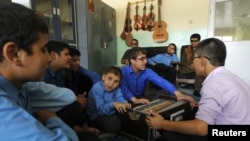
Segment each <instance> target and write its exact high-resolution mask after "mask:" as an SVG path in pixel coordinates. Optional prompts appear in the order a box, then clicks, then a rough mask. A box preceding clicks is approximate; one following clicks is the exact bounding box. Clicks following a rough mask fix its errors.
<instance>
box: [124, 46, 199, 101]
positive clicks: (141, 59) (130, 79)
mask: <svg viewBox="0 0 250 141" xmlns="http://www.w3.org/2000/svg"><path fill="white" fill-rule="evenodd" d="M129 54H130V57H129V62H130V65H127V66H122V68H121V70H122V74H123V79H122V83H121V88H122V93H123V95H124V97H125V99H126V100H128V101H131V102H133V103H134V104H150V101H149V100H148V99H147V98H144V96H145V95H144V93H145V90H146V85H147V82H148V81H149V82H151V83H153V84H155V85H156V86H159V87H161V88H163V89H164V90H166V91H167V92H169V93H170V94H172V95H173V94H174V95H175V96H176V98H177V100H180V99H186V100H188V101H190V102H191V104H193V103H194V99H193V98H192V97H190V96H187V95H184V94H182V93H181V92H179V91H178V90H177V89H176V88H175V86H174V85H173V84H172V83H170V82H169V81H167V80H166V79H163V78H162V77H160V76H159V75H157V74H156V73H155V72H154V71H152V70H151V69H150V68H146V64H147V57H146V50H145V49H143V48H140V47H136V48H132V49H130V53H129ZM141 96H143V97H141ZM150 96H152V95H150ZM153 96H154V97H155V96H157V95H153ZM150 100H152V98H150Z"/></svg>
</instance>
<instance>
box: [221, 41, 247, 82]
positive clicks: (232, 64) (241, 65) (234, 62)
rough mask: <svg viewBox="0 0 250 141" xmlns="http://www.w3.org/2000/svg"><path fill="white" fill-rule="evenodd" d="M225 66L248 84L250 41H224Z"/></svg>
mask: <svg viewBox="0 0 250 141" xmlns="http://www.w3.org/2000/svg"><path fill="white" fill-rule="evenodd" d="M225 44H226V46H227V58H226V65H225V66H226V68H227V69H229V70H230V71H231V72H233V73H235V74H236V75H238V76H239V77H240V78H241V79H243V80H244V81H245V82H246V83H248V85H250V42H226V43H225Z"/></svg>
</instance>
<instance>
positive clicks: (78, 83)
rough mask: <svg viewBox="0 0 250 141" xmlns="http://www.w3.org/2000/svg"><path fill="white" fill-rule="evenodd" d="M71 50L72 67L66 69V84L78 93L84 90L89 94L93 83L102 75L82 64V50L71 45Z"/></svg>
mask: <svg viewBox="0 0 250 141" xmlns="http://www.w3.org/2000/svg"><path fill="white" fill-rule="evenodd" d="M69 52H70V56H71V57H72V60H71V63H70V68H69V69H67V70H66V74H67V75H66V80H65V86H66V87H67V88H69V89H71V90H73V91H74V92H75V94H76V95H78V94H82V93H84V92H86V94H88V92H89V90H90V89H91V87H92V85H93V84H95V83H96V82H98V81H100V80H101V78H100V75H99V74H97V73H96V72H94V71H91V70H88V69H86V68H84V67H82V66H80V56H81V52H80V51H79V50H78V49H76V48H73V47H70V48H69Z"/></svg>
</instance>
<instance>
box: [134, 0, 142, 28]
mask: <svg viewBox="0 0 250 141" xmlns="http://www.w3.org/2000/svg"><path fill="white" fill-rule="evenodd" d="M138 9H139V6H138V2H136V6H135V10H136V14H135V16H134V20H135V23H134V29H135V30H136V31H138V30H140V29H141V16H140V15H138Z"/></svg>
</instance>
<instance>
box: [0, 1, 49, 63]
mask: <svg viewBox="0 0 250 141" xmlns="http://www.w3.org/2000/svg"><path fill="white" fill-rule="evenodd" d="M20 11H21V12H20ZM0 25H1V26H0V49H1V50H0V62H1V61H2V60H3V56H2V55H1V54H2V49H3V46H4V44H5V43H6V42H9V41H12V42H14V43H15V44H16V45H17V48H20V49H23V50H25V51H26V52H27V53H28V54H32V50H31V47H32V44H33V43H34V42H36V41H37V40H38V39H39V33H42V34H48V33H49V32H48V26H47V25H46V23H45V22H44V21H43V20H42V19H41V18H40V17H39V16H37V15H36V13H35V12H34V11H33V10H31V9H28V8H26V7H25V6H22V5H20V4H16V3H0Z"/></svg>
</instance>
